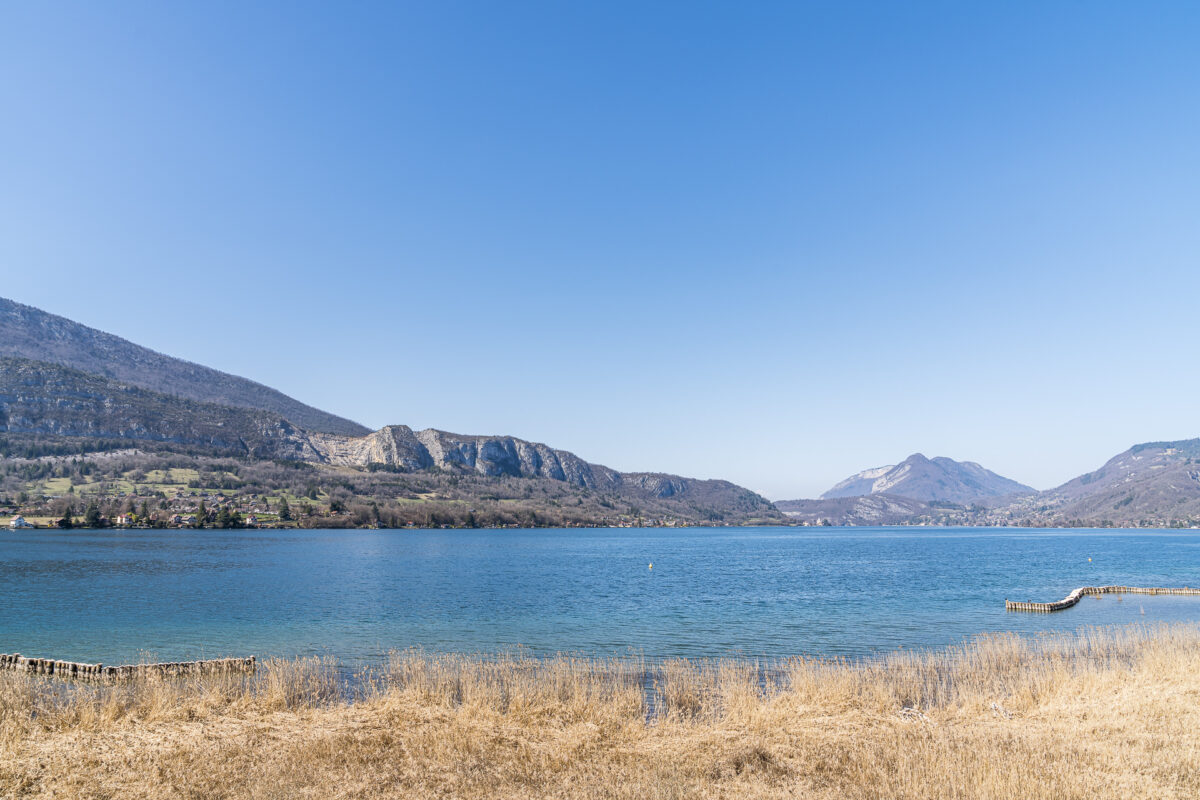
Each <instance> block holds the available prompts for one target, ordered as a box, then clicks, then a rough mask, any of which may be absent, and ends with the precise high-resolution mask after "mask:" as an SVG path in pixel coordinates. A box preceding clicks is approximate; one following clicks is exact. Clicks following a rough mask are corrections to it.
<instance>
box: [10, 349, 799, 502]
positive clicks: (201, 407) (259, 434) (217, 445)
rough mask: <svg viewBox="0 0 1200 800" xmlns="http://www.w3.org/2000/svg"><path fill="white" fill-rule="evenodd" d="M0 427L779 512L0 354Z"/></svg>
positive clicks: (550, 451)
mask: <svg viewBox="0 0 1200 800" xmlns="http://www.w3.org/2000/svg"><path fill="white" fill-rule="evenodd" d="M0 434H20V435H26V436H29V435H32V436H43V437H87V438H92V439H103V440H116V441H122V442H128V443H137V442H146V443H155V444H163V445H172V446H176V447H178V448H181V449H182V450H183V451H185V452H187V451H188V449H189V448H201V449H202V451H203V452H205V453H209V454H213V455H219V456H220V455H223V456H236V457H250V458H256V459H269V460H281V461H295V462H302V463H306V464H310V465H320V466H326V467H330V468H339V467H340V468H345V467H350V468H353V469H355V470H358V471H364V472H365V471H372V470H377V469H384V470H386V471H391V472H399V473H417V472H427V473H428V472H434V473H443V474H445V475H448V476H451V477H453V476H472V477H480V478H497V479H498V478H526V479H534V480H548V481H553V482H557V483H561V484H566V485H569V486H572V487H575V488H576V489H579V490H583V491H591V492H600V493H607V494H612V495H613V496H614V497H619V498H621V499H623V500H624V501H627V502H636V503H641V502H644V501H647V500H649V501H653V502H655V503H656V504H657V505H659V506H663V507H664V508H666V509H668V510H671V511H673V512H674V513H676V514H677V515H679V516H681V517H682V518H684V519H688V520H690V521H693V522H702V521H704V520H705V519H708V518H714V517H715V518H724V516H725V515H727V514H732V515H734V516H735V518H739V519H742V518H745V519H749V518H762V519H766V520H770V519H772V518H775V519H776V521H782V520H783V517H782V515H780V514H779V512H778V511H777V510H776V509H775V508H774V506H773V505H772V504H771V503H770V502H769V501H767V500H766V499H765V498H763V497H761V496H760V495H758V494H757V493H755V492H752V491H751V490H749V489H746V488H744V487H741V486H738V485H736V484H733V483H731V482H729V481H723V480H712V479H705V480H702V479H695V478H688V477H684V476H680V475H670V474H664V473H653V472H618V471H616V470H613V469H610V468H608V467H605V466H603V465H599V464H592V463H590V462H587V461H585V460H584V459H582V458H580V457H579V456H577V455H575V454H574V453H570V452H568V451H565V450H556V449H554V448H551V447H549V446H547V445H545V444H542V443H539V442H529V441H526V440H523V439H518V438H516V437H512V436H488V435H463V434H453V433H447V432H445V431H439V430H436V429H432V428H430V429H425V430H422V431H413V430H412V429H411V428H409V427H408V426H406V425H390V426H386V427H385V428H382V429H380V430H378V431H372V432H370V433H368V434H365V435H363V436H344V435H339V434H327V433H319V432H310V431H305V430H303V429H302V428H299V427H297V426H295V425H293V424H291V422H290V421H288V420H287V419H285V418H284V417H282V416H281V415H279V414H276V413H274V412H271V411H264V410H260V409H245V408H237V407H232V406H221V405H217V404H212V403H201V402H198V401H194V400H189V399H187V398H182V397H179V396H177V395H168V394H164V393H160V392H155V391H153V390H150V389H145V388H143V387H140V386H136V385H133V384H129V383H124V382H119V381H116V380H113V379H111V378H105V377H103V376H97V375H92V374H89V373H86V372H84V371H82V370H77V369H74V368H72V367H66V366H63V365H59V364H49V363H46V362H38V361H33V360H30V359H20V358H13V357H0ZM663 504H665V505H663Z"/></svg>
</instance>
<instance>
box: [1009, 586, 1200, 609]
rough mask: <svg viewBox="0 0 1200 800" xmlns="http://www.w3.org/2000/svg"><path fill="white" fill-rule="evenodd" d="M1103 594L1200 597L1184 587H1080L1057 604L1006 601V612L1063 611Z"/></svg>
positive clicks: (1198, 590)
mask: <svg viewBox="0 0 1200 800" xmlns="http://www.w3.org/2000/svg"><path fill="white" fill-rule="evenodd" d="M1101 594H1153V595H1158V594H1186V595H1200V589H1192V588H1191V587H1188V586H1184V587H1181V588H1178V589H1167V588H1163V587H1149V588H1147V587H1142V586H1080V587H1079V588H1078V589H1076V590H1075V591H1073V592H1071V593H1070V594H1069V595H1067V596H1066V597H1064V598H1063V599H1062V600H1059V601H1058V602H1056V603H1020V602H1017V601H1015V600H1005V601H1004V610H1005V611H1039V612H1043V613H1049V612H1051V611H1063V610H1065V609H1068V608H1070V607H1071V606H1073V605H1075V604H1076V603H1078V602H1079V599H1080V598H1081V597H1083V596H1084V595H1101Z"/></svg>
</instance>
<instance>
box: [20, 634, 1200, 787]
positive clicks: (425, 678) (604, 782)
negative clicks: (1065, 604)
mask: <svg viewBox="0 0 1200 800" xmlns="http://www.w3.org/2000/svg"><path fill="white" fill-rule="evenodd" d="M646 674H650V675H651V676H652V682H653V687H654V690H653V691H652V692H649V693H647V692H646V691H644V689H643V683H642V680H643V677H644V676H645V675H646ZM355 685H356V687H357V688H356V689H355V692H354V696H353V697H347V696H346V693H345V690H344V687H343V686H341V685H340V683H339V680H338V677H337V671H336V665H335V664H333V663H332V662H330V661H328V660H321V659H307V660H298V661H278V662H267V663H266V664H264V665H263V669H262V670H261V671H260V672H259V674H258V675H255V676H252V677H244V676H227V677H206V678H203V679H186V680H182V679H175V680H154V679H147V680H145V681H142V682H138V683H134V684H130V685H116V686H86V685H79V686H65V685H63V684H55V683H52V682H48V681H46V680H45V679H38V678H33V677H28V676H24V675H17V674H0V796H3V797H89V798H90V797H96V798H109V797H113V798H115V797H122V798H124V797H147V798H225V797H228V798H234V797H236V798H264V799H265V798H291V797H311V798H338V797H347V798H349V797H364V798H366V797H371V798H374V797H404V798H409V797H412V798H423V797H461V798H483V797H503V798H529V797H571V798H576V797H578V798H626V797H627V798H639V799H640V798H684V797H689V798H690V797H728V798H747V797H750V798H784V797H789V798H790V797H816V798H875V797H879V798H907V797H911V798H1056V800H1057V799H1058V798H1084V797H1087V798H1106V797H1147V798H1150V797H1153V798H1171V797H1180V798H1185V797H1186V798H1193V797H1198V796H1200V734H1198V733H1197V731H1200V627H1198V626H1195V625H1175V626H1157V627H1133V628H1127V629H1118V630H1092V631H1085V632H1082V633H1080V634H1077V635H1056V636H1050V637H1043V638H1033V639H1030V638H1020V637H1016V636H1008V635H1001V636H987V637H982V638H980V639H978V640H975V641H973V642H971V643H969V644H967V645H965V646H963V647H960V648H953V649H950V650H947V651H941V652H938V653H932V654H908V653H897V654H893V655H891V656H889V657H887V658H884V659H881V660H879V661H877V662H874V663H871V664H869V665H850V664H845V663H839V662H831V661H817V660H805V659H794V660H789V661H785V662H782V663H778V664H758V663H754V662H748V661H711V662H688V661H672V662H668V663H665V664H661V665H656V666H655V667H654V669H652V670H649V671H648V670H647V667H646V665H645V664H643V663H641V662H640V661H639V660H637V659H618V660H608V661H606V660H589V659H571V658H565V657H563V658H557V659H551V660H535V659H531V658H522V657H519V656H511V657H503V658H499V659H480V658H471V657H464V656H434V655H427V654H422V653H402V654H397V655H395V656H393V657H392V659H391V661H390V663H389V664H388V666H387V668H386V669H381V670H378V671H376V672H374V673H371V674H367V675H363V676H360V679H359V680H358V681H357V682H356V684H355Z"/></svg>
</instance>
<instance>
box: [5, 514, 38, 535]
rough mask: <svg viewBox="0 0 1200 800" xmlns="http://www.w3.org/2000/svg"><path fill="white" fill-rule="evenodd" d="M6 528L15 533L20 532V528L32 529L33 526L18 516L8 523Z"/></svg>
mask: <svg viewBox="0 0 1200 800" xmlns="http://www.w3.org/2000/svg"><path fill="white" fill-rule="evenodd" d="M8 527H9V528H10V529H11V530H14V531H15V530H20V529H21V528H32V527H33V526H32V525H30V524H29V523H28V522H26V521H25V518H24V517H22V516H21V515H20V514H18V515H17V516H15V517H13V518H12V520H11V521H10V522H9V523H8Z"/></svg>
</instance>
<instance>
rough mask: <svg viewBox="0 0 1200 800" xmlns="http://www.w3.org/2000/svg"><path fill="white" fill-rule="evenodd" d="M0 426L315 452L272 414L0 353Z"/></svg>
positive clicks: (266, 453)
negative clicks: (212, 402) (190, 397)
mask: <svg viewBox="0 0 1200 800" xmlns="http://www.w3.org/2000/svg"><path fill="white" fill-rule="evenodd" d="M0 432H7V433H23V434H44V435H51V436H85V437H94V438H104V439H128V440H131V441H153V442H168V443H173V444H179V445H192V446H199V447H205V448H216V449H218V450H226V451H232V452H235V453H244V454H247V455H253V456H256V457H260V458H281V459H291V460H310V459H312V460H315V459H318V458H319V457H320V456H319V454H318V453H317V451H316V450H315V449H313V447H312V446H311V445H310V444H309V442H308V437H307V435H306V434H305V433H304V431H302V430H300V429H299V428H296V427H295V426H294V425H292V424H291V423H290V422H288V421H287V420H286V419H284V418H283V417H281V416H279V415H278V414H272V413H271V412H268V411H255V410H252V409H244V408H230V407H227V406H218V405H214V404H211V403H198V402H196V401H193V400H186V399H184V398H181V397H174V396H171V395H165V394H161V393H159V392H152V391H149V390H147V389H143V388H141V387H140V386H132V385H130V384H126V383H122V382H120V381H114V380H110V379H107V378H101V377H97V376H95V375H88V374H86V373H83V372H79V371H78V370H74V369H70V368H69V367H63V366H60V365H57V364H46V363H41V362H37V361H29V360H27V359H15V358H0Z"/></svg>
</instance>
